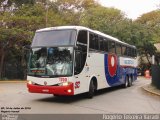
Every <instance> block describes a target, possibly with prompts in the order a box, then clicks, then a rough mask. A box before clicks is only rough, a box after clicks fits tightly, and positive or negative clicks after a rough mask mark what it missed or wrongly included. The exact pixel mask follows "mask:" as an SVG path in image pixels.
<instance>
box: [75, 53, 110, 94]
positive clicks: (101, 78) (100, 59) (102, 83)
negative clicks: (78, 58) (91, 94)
mask: <svg viewBox="0 0 160 120" xmlns="http://www.w3.org/2000/svg"><path fill="white" fill-rule="evenodd" d="M93 77H96V79H97V89H102V88H106V87H109V85H108V83H107V82H106V79H105V69H104V54H102V53H93V52H90V53H89V54H88V56H87V60H86V63H85V66H84V68H83V70H82V72H81V73H80V74H78V75H76V76H75V91H74V93H75V94H80V93H84V92H88V90H89V84H90V80H91V79H92V78H93ZM76 82H77V83H80V85H79V87H76Z"/></svg>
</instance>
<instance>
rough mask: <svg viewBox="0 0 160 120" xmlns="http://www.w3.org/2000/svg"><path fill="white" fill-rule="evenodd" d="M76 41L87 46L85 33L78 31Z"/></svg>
mask: <svg viewBox="0 0 160 120" xmlns="http://www.w3.org/2000/svg"><path fill="white" fill-rule="evenodd" d="M77 41H78V42H80V43H83V44H87V31H84V30H82V31H79V33H78V38H77Z"/></svg>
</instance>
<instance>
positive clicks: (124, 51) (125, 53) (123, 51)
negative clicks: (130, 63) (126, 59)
mask: <svg viewBox="0 0 160 120" xmlns="http://www.w3.org/2000/svg"><path fill="white" fill-rule="evenodd" d="M122 55H127V49H126V46H122Z"/></svg>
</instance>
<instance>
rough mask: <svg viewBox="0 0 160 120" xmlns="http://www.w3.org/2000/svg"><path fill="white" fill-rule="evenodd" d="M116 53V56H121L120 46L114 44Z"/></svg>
mask: <svg viewBox="0 0 160 120" xmlns="http://www.w3.org/2000/svg"><path fill="white" fill-rule="evenodd" d="M116 53H117V54H118V55H121V54H122V47H121V45H120V44H118V43H117V44H116Z"/></svg>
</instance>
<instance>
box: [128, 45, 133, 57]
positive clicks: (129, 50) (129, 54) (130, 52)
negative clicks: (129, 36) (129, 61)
mask: <svg viewBox="0 0 160 120" xmlns="http://www.w3.org/2000/svg"><path fill="white" fill-rule="evenodd" d="M127 55H128V56H129V57H132V48H130V47H127Z"/></svg>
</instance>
